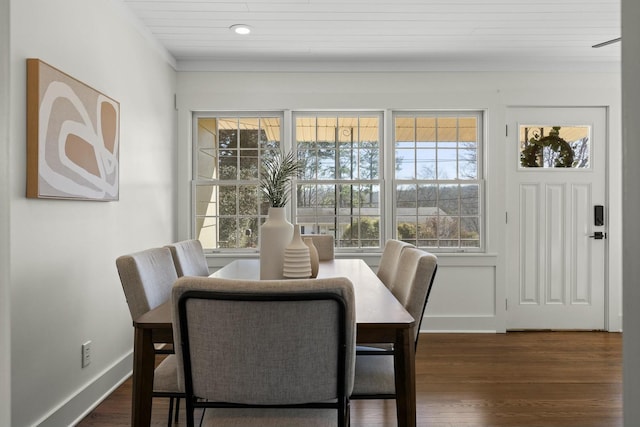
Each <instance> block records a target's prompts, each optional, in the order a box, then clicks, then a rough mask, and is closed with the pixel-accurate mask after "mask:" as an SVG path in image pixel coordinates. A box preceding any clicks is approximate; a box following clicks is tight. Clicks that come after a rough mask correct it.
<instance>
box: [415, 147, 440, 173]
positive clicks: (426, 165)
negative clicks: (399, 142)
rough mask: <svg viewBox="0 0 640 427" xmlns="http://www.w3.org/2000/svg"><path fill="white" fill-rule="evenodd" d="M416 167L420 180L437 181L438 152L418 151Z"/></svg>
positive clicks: (430, 150) (429, 150)
mask: <svg viewBox="0 0 640 427" xmlns="http://www.w3.org/2000/svg"><path fill="white" fill-rule="evenodd" d="M416 167H417V169H418V179H435V177H436V169H437V161H436V150H433V149H419V150H417V151H416Z"/></svg>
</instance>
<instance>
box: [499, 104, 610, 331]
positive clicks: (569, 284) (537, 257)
mask: <svg viewBox="0 0 640 427" xmlns="http://www.w3.org/2000/svg"><path fill="white" fill-rule="evenodd" d="M552 126H557V128H554V129H556V132H560V133H559V135H560V136H562V135H563V133H562V132H563V128H564V132H565V133H564V135H568V136H567V137H568V138H571V132H570V130H571V129H572V127H577V128H580V129H582V130H584V129H589V131H588V137H581V139H579V140H575V141H573V140H571V139H569V140H568V141H566V142H568V143H569V145H570V146H571V147H572V150H573V153H575V160H574V162H573V163H572V164H573V165H576V166H577V167H553V164H554V160H553V158H551V159H543V156H539V157H538V158H539V161H538V163H539V164H535V165H533V167H531V165H532V164H533V163H532V160H531V158H529V161H528V162H529V163H528V164H524V165H523V163H524V161H522V160H521V157H520V151H521V150H524V148H522V147H525V148H526V145H527V143H525V142H523V141H530V139H529V137H530V135H531V134H532V133H533V132H532V130H533V129H537V130H540V131H541V132H542V135H536V137H535V138H533V137H532V138H533V139H536V141H542V139H541V138H542V137H544V136H545V135H544V133H545V132H548V131H549V129H552ZM508 128H509V136H508V138H507V140H508V141H507V147H508V148H507V159H508V160H507V161H508V162H509V166H508V172H507V178H508V179H507V184H506V187H507V206H508V210H509V212H508V218H509V221H508V223H507V234H508V250H507V287H508V289H507V297H508V304H507V307H508V308H507V329H512V330H513V329H587V330H589V329H604V320H605V319H604V292H605V275H604V262H605V251H606V240H604V239H603V240H596V239H593V238H591V237H590V236H592V235H593V234H594V232H595V231H601V232H604V231H605V228H606V221H605V224H604V225H602V226H596V225H594V221H595V218H594V209H593V206H594V205H605V200H606V194H605V189H606V187H605V182H606V175H605V172H606V171H605V164H606V162H605V159H606V140H605V135H606V132H605V131H606V111H605V109H603V108H575V109H572V108H511V109H509V112H508ZM520 129H522V132H521V131H520ZM551 132H553V130H552V131H551ZM522 135H525V137H523V136H522ZM547 135H548V133H547ZM556 135H558V134H556ZM563 138H564V136H563V137H562V138H560V139H561V140H562V141H565V140H564V139H563ZM585 138H586V139H585ZM533 139H531V141H533ZM557 147H558V146H556V149H557ZM578 150H583V151H584V152H585V153H587V154H585V155H584V156H583V155H582V154H580V153H578ZM558 152H560V150H559V149H558ZM544 155H545V156H546V155H549V156H553V152H549V153H547V154H544ZM543 163H544V167H542V166H543ZM565 166H567V164H565Z"/></svg>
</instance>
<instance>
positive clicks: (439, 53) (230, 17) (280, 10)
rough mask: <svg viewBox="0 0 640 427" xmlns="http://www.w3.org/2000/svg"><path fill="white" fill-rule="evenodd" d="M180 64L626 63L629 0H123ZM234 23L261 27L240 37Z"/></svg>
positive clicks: (510, 66) (376, 67)
mask: <svg viewBox="0 0 640 427" xmlns="http://www.w3.org/2000/svg"><path fill="white" fill-rule="evenodd" d="M122 1H123V2H124V3H125V4H126V5H127V6H128V7H129V9H130V10H131V11H133V13H134V14H135V15H136V16H137V18H138V19H139V21H140V22H141V23H142V24H143V27H144V28H145V31H147V30H148V31H149V32H150V33H151V34H152V36H153V38H155V39H156V40H157V41H158V42H159V43H160V44H161V45H162V46H164V48H166V50H167V51H168V52H169V53H170V54H171V55H172V56H173V58H174V59H175V60H176V64H177V68H178V69H181V70H257V69H260V70H278V69H283V70H285V69H286V70H323V71H326V70H336V71H347V70H373V71H381V70H398V71H401V70H406V71H411V70H527V69H529V70H562V69H572V70H574V69H587V70H594V71H611V70H618V69H619V63H620V43H615V44H612V45H609V46H605V47H602V48H599V49H594V48H592V47H591V46H592V45H594V44H596V43H599V42H602V41H606V40H609V39H613V38H616V37H619V36H620V0H248V1H238V0H173V1H170V0H122ZM233 24H248V25H250V26H251V27H252V28H253V31H252V33H251V34H250V35H248V36H239V35H237V34H235V33H233V32H232V31H230V30H229V27H230V26H231V25H233Z"/></svg>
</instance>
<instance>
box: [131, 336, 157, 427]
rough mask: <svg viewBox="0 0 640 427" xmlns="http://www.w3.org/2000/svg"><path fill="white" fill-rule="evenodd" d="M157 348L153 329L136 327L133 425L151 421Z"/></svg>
mask: <svg viewBox="0 0 640 427" xmlns="http://www.w3.org/2000/svg"><path fill="white" fill-rule="evenodd" d="M154 365H155V350H154V348H153V341H152V339H151V329H142V328H136V329H135V336H134V345H133V393H132V398H131V425H132V426H133V427H147V426H149V424H150V423H151V401H152V399H153V396H152V394H153V370H154V368H155V366H154Z"/></svg>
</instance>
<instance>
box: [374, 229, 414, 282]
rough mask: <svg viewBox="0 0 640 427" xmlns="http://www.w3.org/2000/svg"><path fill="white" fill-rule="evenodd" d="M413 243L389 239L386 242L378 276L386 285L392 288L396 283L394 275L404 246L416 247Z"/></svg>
mask: <svg viewBox="0 0 640 427" xmlns="http://www.w3.org/2000/svg"><path fill="white" fill-rule="evenodd" d="M414 247H415V246H413V245H412V244H411V243H407V242H403V241H401V240H396V239H389V240H387V241H386V243H385V244H384V250H383V251H382V256H381V257H380V264H379V265H378V272H377V275H378V278H379V279H380V280H381V281H382V283H384V285H385V286H386V287H387V288H389V289H391V287H392V286H393V283H394V276H395V274H396V269H397V268H398V260H399V259H400V253H401V252H402V250H403V249H404V248H414Z"/></svg>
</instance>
